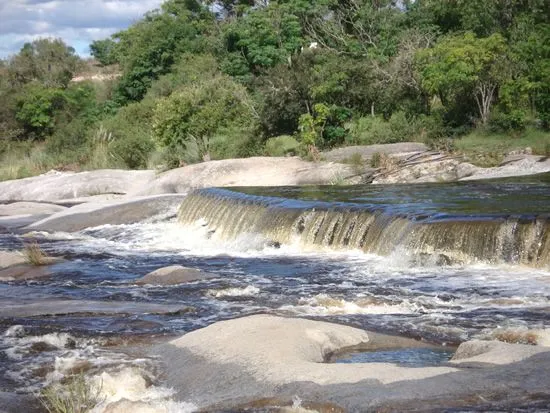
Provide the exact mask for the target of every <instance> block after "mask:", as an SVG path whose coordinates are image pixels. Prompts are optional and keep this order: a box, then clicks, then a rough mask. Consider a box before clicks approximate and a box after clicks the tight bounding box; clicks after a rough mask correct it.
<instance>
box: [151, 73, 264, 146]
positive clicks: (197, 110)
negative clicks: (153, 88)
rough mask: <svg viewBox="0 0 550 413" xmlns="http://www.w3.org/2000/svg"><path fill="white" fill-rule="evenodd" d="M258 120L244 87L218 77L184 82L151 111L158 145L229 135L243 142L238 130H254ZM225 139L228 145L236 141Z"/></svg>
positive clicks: (181, 144)
mask: <svg viewBox="0 0 550 413" xmlns="http://www.w3.org/2000/svg"><path fill="white" fill-rule="evenodd" d="M257 122H258V116H257V114H256V112H255V109H254V106H253V102H252V101H251V99H250V97H249V95H248V92H247V91H246V89H245V88H244V87H243V86H241V85H239V84H237V83H236V82H234V81H233V80H231V79H229V78H227V77H225V76H219V77H217V78H214V79H207V80H205V81H203V82H200V83H195V84H192V85H187V86H185V87H183V88H181V89H180V90H178V91H177V92H174V93H173V94H172V95H170V96H169V97H167V98H164V99H161V100H160V101H159V102H158V104H157V106H156V108H155V110H154V115H153V132H154V137H155V140H156V142H157V144H158V145H159V146H160V147H177V146H182V147H186V146H187V145H193V144H201V143H202V142H214V141H219V140H223V139H221V138H222V137H223V136H224V135H228V134H229V135H231V136H232V137H234V138H237V141H239V142H242V140H243V138H244V137H246V136H245V135H244V134H243V135H241V134H239V133H238V131H239V130H253V129H255V127H256V125H257ZM228 131H233V132H231V133H228ZM235 132H237V133H235ZM225 141H226V143H227V144H228V145H234V144H235V142H232V141H231V140H230V139H225ZM239 145H240V144H237V145H236V146H239ZM228 151H231V150H230V149H228ZM221 156H223V157H225V156H226V155H225V154H221Z"/></svg>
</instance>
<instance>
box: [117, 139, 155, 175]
mask: <svg viewBox="0 0 550 413" xmlns="http://www.w3.org/2000/svg"><path fill="white" fill-rule="evenodd" d="M154 149H155V145H154V143H153V141H152V140H151V138H150V137H149V136H148V135H146V134H144V133H134V134H130V135H126V136H123V137H121V138H118V139H114V140H113V141H112V142H111V144H110V145H109V153H110V154H111V155H112V156H113V157H114V158H115V160H120V161H121V162H122V163H124V165H126V166H127V167H128V168H130V169H140V168H146V167H147V160H148V158H149V155H150V154H151V152H152V151H153V150H154Z"/></svg>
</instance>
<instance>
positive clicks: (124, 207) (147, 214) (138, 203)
mask: <svg viewBox="0 0 550 413" xmlns="http://www.w3.org/2000/svg"><path fill="white" fill-rule="evenodd" d="M184 197H185V196H184V195H160V196H149V197H138V198H134V199H130V200H123V201H113V202H99V203H95V202H89V203H85V204H80V205H76V206H74V207H72V208H69V209H66V210H64V211H62V212H60V213H58V214H54V215H52V216H50V217H48V218H46V219H43V220H41V221H38V222H35V223H33V224H31V225H29V226H28V227H27V229H28V230H30V231H49V232H54V231H63V232H75V231H80V230H82V229H84V228H89V227H95V226H99V225H106V224H111V225H120V224H133V223H135V222H139V221H143V220H145V219H148V218H151V217H153V216H155V215H159V214H162V213H165V212H169V211H170V210H173V211H174V213H175V211H176V209H177V207H178V206H179V204H180V203H181V201H182V200H183V198H184Z"/></svg>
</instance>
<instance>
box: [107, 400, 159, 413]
mask: <svg viewBox="0 0 550 413" xmlns="http://www.w3.org/2000/svg"><path fill="white" fill-rule="evenodd" d="M103 413H168V411H167V409H162V408H158V407H155V406H151V405H150V404H148V403H145V402H136V401H130V400H126V399H122V400H119V401H118V402H115V403H110V404H109V405H108V406H107V407H105V409H104V410H103Z"/></svg>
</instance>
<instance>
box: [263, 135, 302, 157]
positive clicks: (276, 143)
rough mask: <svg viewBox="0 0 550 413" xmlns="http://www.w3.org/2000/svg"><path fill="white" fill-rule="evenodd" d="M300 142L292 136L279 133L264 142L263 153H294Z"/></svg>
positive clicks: (279, 154)
mask: <svg viewBox="0 0 550 413" xmlns="http://www.w3.org/2000/svg"><path fill="white" fill-rule="evenodd" d="M299 146H300V143H299V142H298V141H297V140H296V139H294V138H293V137H292V136H288V135H281V136H276V137H274V138H270V139H268V140H267V141H266V142H265V154H266V155H268V156H285V155H288V154H296V152H297V151H298V147H299Z"/></svg>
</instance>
